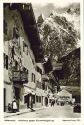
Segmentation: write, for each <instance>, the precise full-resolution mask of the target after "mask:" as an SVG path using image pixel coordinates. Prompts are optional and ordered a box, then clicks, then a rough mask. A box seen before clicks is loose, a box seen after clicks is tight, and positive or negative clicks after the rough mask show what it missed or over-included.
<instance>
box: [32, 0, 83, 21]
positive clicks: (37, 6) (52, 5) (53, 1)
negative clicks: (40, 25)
mask: <svg viewBox="0 0 84 125" xmlns="http://www.w3.org/2000/svg"><path fill="white" fill-rule="evenodd" d="M80 1H81V0H45V1H44V0H37V1H34V0H31V3H32V6H33V10H34V13H35V17H36V19H37V18H38V16H39V15H40V14H41V13H42V14H43V15H44V16H45V17H48V15H49V14H50V13H51V12H52V11H53V10H55V9H56V8H64V7H66V6H68V5H70V4H72V3H80Z"/></svg>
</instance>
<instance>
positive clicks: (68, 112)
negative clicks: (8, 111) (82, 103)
mask: <svg viewBox="0 0 84 125" xmlns="http://www.w3.org/2000/svg"><path fill="white" fill-rule="evenodd" d="M80 117H81V114H80V113H74V112H73V107H72V106H69V105H65V106H58V105H55V106H54V107H46V108H42V109H39V110H36V111H34V112H26V113H23V114H19V115H15V116H10V117H7V118H5V119H9V118H13V119H16V118H17V119H18V118H23V119H24V118H26V119H27V118H80Z"/></svg>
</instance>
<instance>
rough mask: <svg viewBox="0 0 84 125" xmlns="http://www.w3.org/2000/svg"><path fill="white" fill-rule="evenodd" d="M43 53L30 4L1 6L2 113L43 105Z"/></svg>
mask: <svg viewBox="0 0 84 125" xmlns="http://www.w3.org/2000/svg"><path fill="white" fill-rule="evenodd" d="M42 59H43V52H42V47H41V43H40V38H39V33H38V28H37V25H36V21H35V17H34V13H33V9H32V5H31V4H6V3H5V4H4V111H6V110H7V106H8V104H9V103H11V102H12V100H13V98H16V100H17V104H18V108H19V109H20V108H25V107H26V108H29V107H41V106H45V100H46V97H47V95H48V89H46V91H45V89H44V88H43V80H42V74H44V73H45V71H44V67H43V64H42V63H41V60H42Z"/></svg>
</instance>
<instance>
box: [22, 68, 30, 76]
mask: <svg viewBox="0 0 84 125" xmlns="http://www.w3.org/2000/svg"><path fill="white" fill-rule="evenodd" d="M23 72H25V73H26V74H27V76H28V75H29V72H28V69H26V68H25V67H23Z"/></svg>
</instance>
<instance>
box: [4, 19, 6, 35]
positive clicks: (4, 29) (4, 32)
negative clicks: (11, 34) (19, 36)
mask: <svg viewBox="0 0 84 125" xmlns="http://www.w3.org/2000/svg"><path fill="white" fill-rule="evenodd" d="M4 34H5V35H7V23H6V21H5V20H4Z"/></svg>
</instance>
